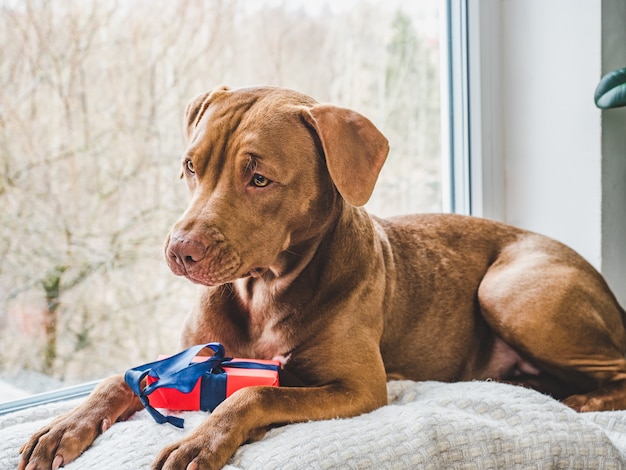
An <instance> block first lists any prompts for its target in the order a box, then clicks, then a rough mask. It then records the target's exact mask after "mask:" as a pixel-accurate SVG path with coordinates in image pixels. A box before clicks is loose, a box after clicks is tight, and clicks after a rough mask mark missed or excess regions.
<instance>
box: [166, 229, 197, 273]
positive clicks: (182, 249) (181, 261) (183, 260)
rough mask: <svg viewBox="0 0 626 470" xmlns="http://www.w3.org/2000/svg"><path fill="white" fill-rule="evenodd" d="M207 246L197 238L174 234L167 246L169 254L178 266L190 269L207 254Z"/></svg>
mask: <svg viewBox="0 0 626 470" xmlns="http://www.w3.org/2000/svg"><path fill="white" fill-rule="evenodd" d="M206 251H207V249H206V246H204V245H203V244H202V243H200V242H199V241H197V240H193V239H190V238H187V237H183V236H179V235H173V236H172V238H171V240H170V243H169V246H168V248H167V255H168V257H169V258H170V260H171V261H174V262H175V263H176V264H177V265H178V266H181V267H184V268H185V269H189V268H190V267H192V266H193V265H194V264H196V263H198V262H199V261H202V260H203V259H204V257H205V256H206Z"/></svg>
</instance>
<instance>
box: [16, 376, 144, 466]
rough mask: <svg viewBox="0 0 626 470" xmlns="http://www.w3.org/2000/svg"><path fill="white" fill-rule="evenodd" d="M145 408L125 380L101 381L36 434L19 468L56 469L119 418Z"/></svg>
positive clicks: (122, 418) (24, 447)
mask: <svg viewBox="0 0 626 470" xmlns="http://www.w3.org/2000/svg"><path fill="white" fill-rule="evenodd" d="M141 408H143V406H142V404H141V402H140V401H139V399H138V398H137V397H136V396H135V394H134V393H133V392H132V390H131V389H130V388H129V387H128V386H127V385H126V383H125V382H124V377H122V376H114V377H110V378H108V379H106V380H104V381H103V382H102V383H100V384H99V385H98V386H97V387H96V388H95V389H94V391H93V392H92V393H91V395H90V396H89V398H87V400H85V402H83V403H82V404H81V405H79V406H77V407H76V408H74V409H73V410H72V411H70V412H69V413H67V414H65V415H62V416H59V417H58V418H56V419H55V420H53V421H52V422H51V423H50V424H48V425H47V426H46V427H44V428H43V429H41V430H39V432H37V433H36V434H34V435H33V436H32V437H31V438H30V439H29V440H28V442H26V443H25V444H24V445H23V446H22V448H21V449H20V453H21V454H22V460H21V462H20V464H19V467H18V468H19V470H38V469H49V468H53V469H57V468H59V467H62V466H64V465H66V464H68V463H70V462H71V461H73V460H74V459H76V458H77V457H78V456H79V455H80V454H81V453H82V452H83V451H84V450H85V449H87V447H89V446H90V445H91V443H92V442H93V441H94V440H95V439H96V437H98V435H99V434H100V433H102V432H104V431H106V430H107V429H109V428H110V427H111V425H113V423H115V422H116V421H121V420H125V419H128V417H130V416H131V415H132V414H133V413H135V412H136V411H138V410H140V409H141Z"/></svg>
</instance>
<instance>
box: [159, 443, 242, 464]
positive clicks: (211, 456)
mask: <svg viewBox="0 0 626 470" xmlns="http://www.w3.org/2000/svg"><path fill="white" fill-rule="evenodd" d="M229 457H230V456H229V455H226V456H223V457H221V458H220V456H219V455H218V454H217V453H215V452H214V451H213V450H212V449H211V444H210V443H209V442H208V441H207V440H206V439H200V438H198V437H196V438H195V439H194V438H186V439H183V440H181V441H178V442H177V443H175V444H172V445H171V446H168V447H166V448H165V449H163V450H162V451H161V452H160V453H159V455H158V457H157V459H156V460H155V462H154V464H153V466H152V468H153V469H154V470H218V469H220V468H222V467H223V466H224V465H225V464H226V462H227V461H228V458H229Z"/></svg>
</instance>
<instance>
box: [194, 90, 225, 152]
mask: <svg viewBox="0 0 626 470" xmlns="http://www.w3.org/2000/svg"><path fill="white" fill-rule="evenodd" d="M228 89H229V88H228V87H226V86H220V87H217V88H214V89H213V90H211V91H208V92H206V93H201V94H199V95H198V96H196V97H195V98H193V99H192V100H191V101H190V102H189V103H187V108H186V109H185V122H184V123H183V130H184V132H185V139H187V142H189V139H190V138H191V135H192V134H193V131H194V129H195V128H196V126H197V125H198V123H199V122H200V119H202V116H203V115H204V112H205V111H206V109H207V107H208V106H209V103H210V102H211V97H212V96H213V95H214V94H215V93H219V92H222V91H227V90H228Z"/></svg>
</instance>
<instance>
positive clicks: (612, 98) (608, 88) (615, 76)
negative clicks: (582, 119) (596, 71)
mask: <svg viewBox="0 0 626 470" xmlns="http://www.w3.org/2000/svg"><path fill="white" fill-rule="evenodd" d="M593 98H594V100H595V102H596V106H597V107H598V108H601V109H609V108H619V107H621V106H626V68H623V69H617V70H614V71H612V72H610V73H607V74H606V75H605V76H604V77H602V79H601V80H600V83H598V86H597V87H596V93H595V95H594V97H593Z"/></svg>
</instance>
